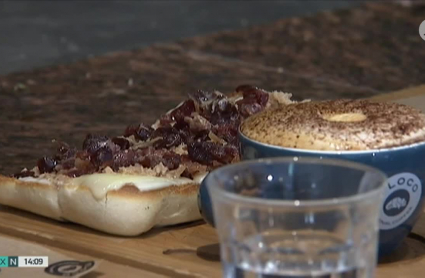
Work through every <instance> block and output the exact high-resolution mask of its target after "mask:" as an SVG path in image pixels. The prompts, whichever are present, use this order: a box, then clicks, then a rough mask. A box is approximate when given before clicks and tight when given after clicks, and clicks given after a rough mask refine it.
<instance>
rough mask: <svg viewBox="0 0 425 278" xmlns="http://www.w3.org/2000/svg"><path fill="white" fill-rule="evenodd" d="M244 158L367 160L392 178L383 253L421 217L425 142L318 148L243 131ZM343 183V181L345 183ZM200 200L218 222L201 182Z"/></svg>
mask: <svg viewBox="0 0 425 278" xmlns="http://www.w3.org/2000/svg"><path fill="white" fill-rule="evenodd" d="M239 137H240V141H241V155H242V159H243V160H250V159H257V158H265V157H284V156H292V157H295V156H296V157H302V156H304V157H315V158H333V159H344V160H349V161H354V162H358V163H362V164H366V165H369V166H372V167H375V168H377V169H380V170H381V171H382V172H384V173H385V174H386V175H387V176H388V177H389V178H388V185H387V186H386V189H385V197H384V202H383V204H382V207H381V212H380V218H379V222H380V223H379V227H380V232H379V255H380V256H385V255H388V254H390V253H391V252H393V251H394V250H395V249H396V248H397V247H398V246H399V245H400V244H401V243H402V241H403V239H404V238H405V237H406V236H407V235H408V234H409V233H410V232H411V230H412V228H413V225H414V224H415V223H416V221H417V220H418V218H419V216H420V214H421V212H422V207H423V203H424V195H425V142H422V143H418V144H412V145H407V146H403V147H397V148H391V149H380V150H374V151H369V150H368V151H345V152H337V151H314V150H302V149H293V148H284V147H278V146H272V145H267V144H263V143H260V142H257V141H254V140H251V139H249V138H247V137H246V136H244V135H243V134H242V133H241V132H239ZM341 186H343V185H341ZM198 203H199V208H200V210H201V213H202V215H203V217H204V219H205V220H206V221H207V222H208V223H209V224H211V225H212V226H214V218H213V212H212V206H211V200H210V197H209V194H208V191H207V188H206V187H205V185H204V184H201V188H200V192H199V196H198Z"/></svg>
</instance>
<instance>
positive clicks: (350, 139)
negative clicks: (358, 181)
mask: <svg viewBox="0 0 425 278" xmlns="http://www.w3.org/2000/svg"><path fill="white" fill-rule="evenodd" d="M239 138H240V143H241V157H242V159H244V160H248V159H257V158H264V157H281V156H297V157H300V156H308V157H319V158H334V159H344V160H350V161H355V162H360V163H363V164H366V165H369V166H373V167H375V168H378V169H379V170H381V171H383V172H384V173H385V174H386V175H387V176H388V177H389V178H388V183H387V186H386V189H385V197H384V202H383V203H382V206H381V211H380V219H379V222H380V224H379V227H380V245H379V251H380V255H386V254H389V253H391V252H392V251H393V250H395V249H396V248H397V247H398V246H399V245H400V244H401V242H402V241H403V239H404V238H405V237H406V236H407V235H408V234H409V233H410V231H411V230H412V227H413V225H414V224H415V222H416V221H417V219H418V217H419V215H420V213H421V212H422V206H423V200H424V198H423V197H424V194H425V188H424V183H425V114H423V113H422V112H420V111H418V110H416V109H414V108H412V107H409V106H405V105H401V104H396V103H384V102H372V101H368V100H329V101H312V102H303V103H295V104H290V105H287V106H283V107H279V108H276V109H271V110H266V111H264V112H261V113H259V114H256V115H254V116H252V117H250V118H248V119H247V120H245V121H244V122H243V123H242V125H241V126H240V129H239ZM341 186H344V185H343V184H341Z"/></svg>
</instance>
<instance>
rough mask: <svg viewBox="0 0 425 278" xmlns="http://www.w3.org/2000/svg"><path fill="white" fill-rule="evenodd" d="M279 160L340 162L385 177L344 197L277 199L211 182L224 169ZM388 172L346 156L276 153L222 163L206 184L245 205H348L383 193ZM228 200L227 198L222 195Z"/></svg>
mask: <svg viewBox="0 0 425 278" xmlns="http://www.w3.org/2000/svg"><path fill="white" fill-rule="evenodd" d="M275 162H281V163H282V162H283V163H285V162H287V163H288V164H289V163H293V162H295V163H300V164H301V163H303V164H307V163H309V164H321V165H328V166H338V167H346V168H352V169H357V170H360V171H364V172H365V173H375V174H376V175H378V176H380V178H381V179H382V182H381V185H380V186H379V187H377V188H374V189H372V190H370V191H367V192H364V193H359V194H356V195H353V196H349V197H341V198H333V199H320V200H291V201H288V200H273V199H262V198H257V197H243V196H241V195H239V194H236V193H232V192H229V191H226V190H224V189H222V188H220V187H218V186H210V185H209V184H210V183H211V181H212V180H213V179H215V176H216V175H220V174H221V173H223V172H225V171H227V170H231V169H232V168H238V167H240V166H248V165H256V164H259V163H261V164H264V163H265V164H272V163H275ZM387 178H388V177H387V175H386V174H384V173H383V172H382V171H380V170H378V169H376V168H373V167H370V166H366V165H363V164H360V163H356V162H351V161H346V160H340V159H328V158H326V159H324V158H313V157H297V156H294V157H274V158H261V159H255V160H246V161H243V162H238V163H234V164H229V165H226V166H222V167H220V168H218V169H216V170H214V171H212V172H211V173H210V174H209V175H207V176H206V177H205V180H204V181H205V185H206V186H207V188H208V190H211V191H212V192H210V195H211V198H212V195H214V194H211V193H215V194H217V195H221V196H222V197H226V198H227V201H231V202H238V203H241V204H242V203H243V204H244V205H248V206H249V205H268V206H271V207H292V208H306V207H329V206H338V205H342V204H343V205H347V204H352V203H356V202H359V201H361V200H367V199H373V198H374V197H377V196H379V195H380V194H383V188H384V186H385V184H386V181H387ZM222 200H224V199H222Z"/></svg>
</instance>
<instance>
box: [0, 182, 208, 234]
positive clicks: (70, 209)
mask: <svg viewBox="0 0 425 278" xmlns="http://www.w3.org/2000/svg"><path fill="white" fill-rule="evenodd" d="M97 175H103V174H97ZM105 175H106V176H105V178H108V177H107V174H105ZM90 176H92V177H93V176H94V175H90ZM116 176H117V178H118V179H119V178H120V175H119V174H116ZM123 176H124V175H123ZM126 178H127V179H128V176H127V177H126ZM130 179H134V180H136V181H137V180H139V182H137V185H136V184H133V183H130V182H129V183H127V182H126V181H123V184H119V186H118V187H119V188H118V189H112V190H108V191H106V192H103V193H101V194H99V192H95V193H94V192H93V188H94V187H96V184H95V183H93V182H92V181H93V179H92V178H89V179H86V177H83V178H82V179H81V178H73V179H67V180H66V182H65V183H63V184H61V182H59V181H58V180H55V179H50V180H49V179H42V178H22V179H15V178H9V177H4V176H0V203H1V204H4V205H7V206H11V207H15V208H19V209H22V210H26V211H29V212H33V213H36V214H39V215H42V216H45V217H49V218H52V219H55V220H59V221H71V222H74V223H78V224H82V225H84V226H87V227H90V228H93V229H96V230H99V231H103V232H106V233H110V234H115V235H121V236H135V235H139V234H142V233H144V232H146V231H148V230H150V229H151V228H153V227H156V226H166V225H174V224H178V223H184V222H190V221H195V220H199V219H201V215H200V213H199V210H198V206H197V193H198V189H199V181H194V180H190V179H175V180H174V181H173V180H172V179H168V181H169V183H168V184H167V185H166V186H157V187H158V188H156V189H154V188H152V186H151V185H152V184H154V183H155V180H156V181H157V183H158V182H159V183H161V182H162V181H164V180H165V179H163V178H157V177H142V176H140V177H138V176H133V177H131V178H130ZM143 182H146V184H143ZM97 185H98V187H102V186H104V184H103V185H102V184H100V183H99V184H97ZM143 187H150V188H149V190H144V189H143Z"/></svg>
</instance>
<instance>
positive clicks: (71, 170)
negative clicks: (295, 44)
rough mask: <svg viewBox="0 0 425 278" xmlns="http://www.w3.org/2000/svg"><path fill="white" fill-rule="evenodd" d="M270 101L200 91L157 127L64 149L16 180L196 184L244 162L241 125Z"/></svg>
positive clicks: (243, 93) (239, 92)
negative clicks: (154, 179)
mask: <svg viewBox="0 0 425 278" xmlns="http://www.w3.org/2000/svg"><path fill="white" fill-rule="evenodd" d="M273 94H276V93H273ZM270 95H271V94H270V93H268V92H266V91H264V90H262V89H259V88H257V87H253V86H250V85H242V86H239V87H237V88H236V95H234V96H232V97H229V98H228V97H226V96H225V95H223V94H221V93H219V92H217V91H202V90H199V91H197V92H194V93H190V94H189V99H188V100H186V101H184V102H182V103H181V104H180V105H179V106H177V107H176V108H175V109H173V110H171V111H169V112H168V113H166V114H165V115H163V116H162V117H160V119H159V121H157V122H156V123H155V124H154V125H152V126H149V125H146V124H143V123H140V124H136V125H129V126H128V127H127V128H126V129H125V131H124V134H123V135H122V136H117V137H113V138H109V137H107V136H99V135H94V134H88V135H87V136H86V138H85V140H84V142H83V145H82V149H81V150H78V149H76V148H73V147H70V146H69V145H67V144H65V143H60V144H59V147H58V149H57V152H56V154H55V155H54V156H52V157H48V156H45V157H43V158H41V159H40V160H38V162H37V167H35V168H34V169H33V170H31V171H29V170H27V169H24V170H23V171H21V172H20V173H17V174H15V177H27V176H36V177H37V176H43V175H51V174H62V175H64V176H68V177H78V176H81V175H85V174H91V173H96V172H100V173H102V172H118V173H131V174H137V173H139V174H150V175H170V176H175V177H178V176H182V177H188V178H193V177H194V176H195V175H197V174H199V173H205V172H207V171H211V170H212V169H214V168H216V167H220V166H221V165H223V164H228V163H232V162H235V161H238V160H239V141H238V128H239V125H240V123H241V121H242V120H243V119H245V118H246V117H248V116H250V115H252V114H255V113H258V112H260V111H262V110H263V109H265V108H266V107H268V106H270V104H269V103H268V102H269V96H270ZM274 99H276V96H274V95H273V96H272V98H271V100H274ZM288 101H289V100H288ZM275 102H276V101H275ZM49 173H50V174H49Z"/></svg>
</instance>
